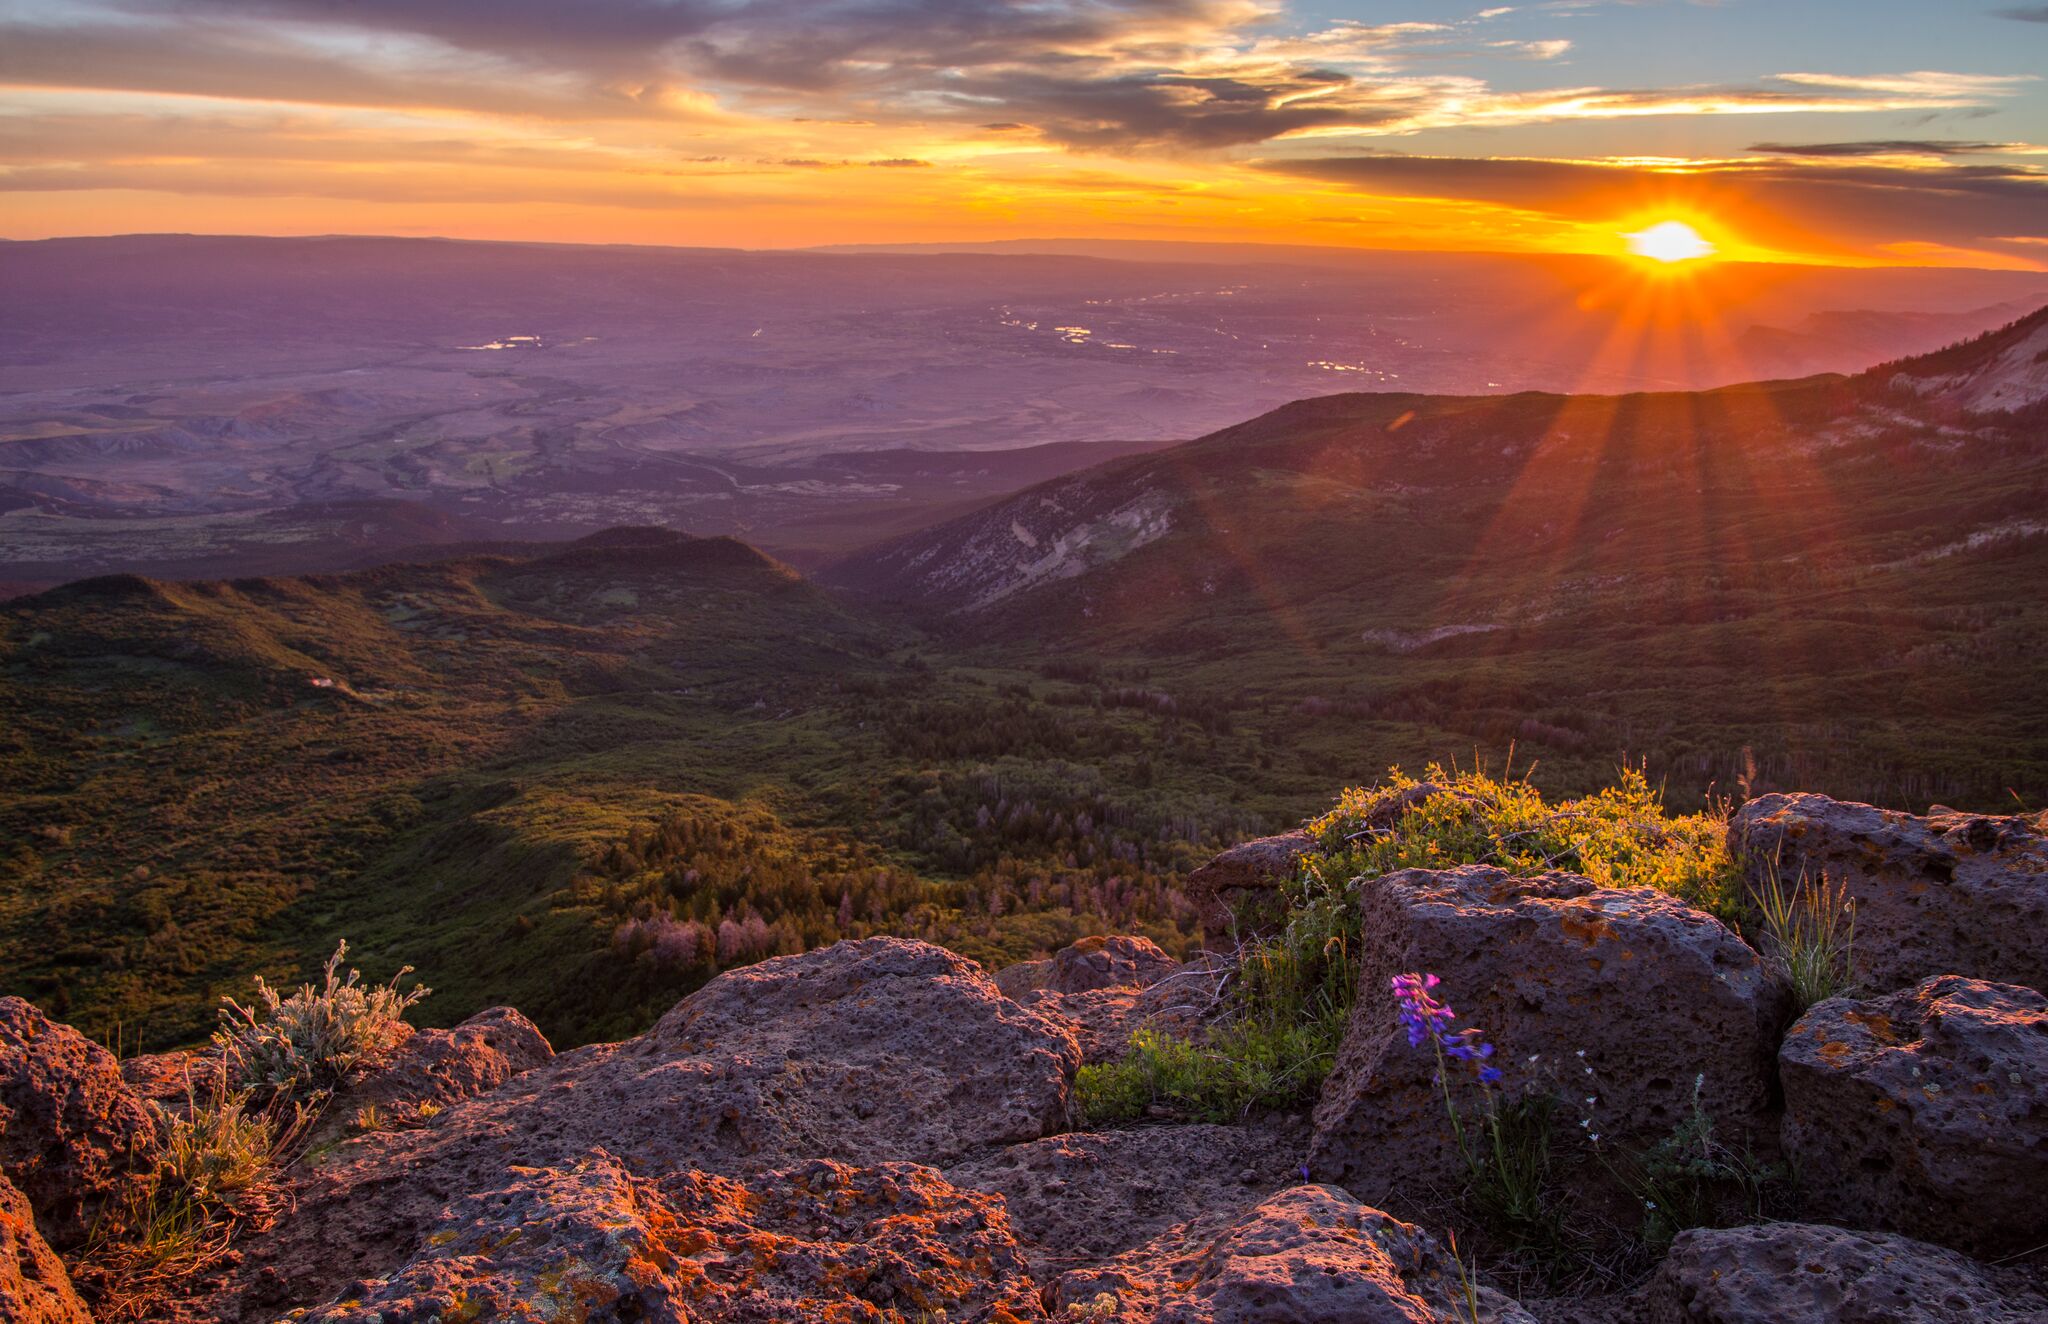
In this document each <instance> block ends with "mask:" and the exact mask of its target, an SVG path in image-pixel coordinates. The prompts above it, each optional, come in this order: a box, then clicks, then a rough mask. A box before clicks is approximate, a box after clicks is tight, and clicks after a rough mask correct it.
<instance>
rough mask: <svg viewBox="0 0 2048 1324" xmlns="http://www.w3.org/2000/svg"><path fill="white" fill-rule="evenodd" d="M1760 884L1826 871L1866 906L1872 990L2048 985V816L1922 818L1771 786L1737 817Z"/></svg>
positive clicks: (1864, 947) (1751, 873)
mask: <svg viewBox="0 0 2048 1324" xmlns="http://www.w3.org/2000/svg"><path fill="white" fill-rule="evenodd" d="M1728 838H1729V844H1730V846H1731V847H1733V848H1735V849H1737V850H1739V851H1740V852H1741V853H1742V855H1743V858H1744V861H1745V863H1744V871H1745V875H1746V877H1747V879H1748V883H1749V886H1750V887H1751V888H1752V889H1754V888H1756V887H1758V886H1760V885H1761V884H1762V883H1763V881H1764V879H1765V877H1766V875H1767V874H1768V873H1769V871H1770V870H1771V869H1773V868H1775V869H1777V871H1778V873H1779V876H1780V877H1781V878H1783V879H1784V880H1785V881H1786V882H1787V883H1791V884H1796V883H1797V881H1798V879H1800V878H1801V877H1802V876H1804V877H1806V878H1808V879H1819V878H1821V877H1822V876H1825V877H1827V878H1828V879H1830V880H1833V881H1838V882H1840V883H1843V884H1845V885H1846V888H1847V891H1848V895H1849V898H1850V900H1851V901H1852V902H1853V903H1854V904H1855V907H1856V941H1855V943H1854V944H1853V946H1852V947H1851V950H1850V962H1851V969H1852V971H1853V973H1854V975H1855V978H1856V981H1857V983H1858V984H1859V986H1860V987H1861V989H1862V991H1863V992H1865V993H1890V992H1893V991H1895V990H1897V989H1901V988H1909V987H1911V986H1912V985H1914V984H1917V983H1919V982H1920V981H1921V980H1923V979H1930V978H1932V977H1934V976H1935V975H1968V976H1970V977H1971V978H1973V979H1988V980H1992V981H1994V982H1997V983H2005V984H2024V985H2026V986H2027V987H2028V988H2036V989H2041V988H2048V815H2042V814H2035V815H2032V816H2030V817H2023V816H2018V815H2014V816H2010V817H1995V816H1989V815H1984V814H1959V813H1955V812H1952V811H1939V812H1935V813H1931V814H1929V815H1928V816H1926V817H1924V818H1921V817H1916V816H1914V815H1912V814H1903V813H1897V812H1895V811H1892V810H1888V809H1875V808H1872V807H1871V806H1870V805H1865V804H1853V803H1845V802H1843V801H1840V800H1830V799H1829V798H1827V797H1826V796H1824V795H1803V794H1802V795H1766V796H1763V797H1760V798H1759V799H1755V800H1752V801H1750V802H1749V803H1748V804H1746V805H1744V806H1742V808H1741V809H1739V810H1737V811H1736V812H1735V814H1734V816H1733V817H1732V818H1731V819H1730V820H1729V823H1728Z"/></svg>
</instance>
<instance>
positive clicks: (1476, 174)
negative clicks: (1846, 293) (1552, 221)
mask: <svg viewBox="0 0 2048 1324" xmlns="http://www.w3.org/2000/svg"><path fill="white" fill-rule="evenodd" d="M1259 164H1260V166H1261V168H1263V169H1266V170H1269V171H1274V172H1277V173H1282V174H1291V175H1297V176H1301V177H1303V178H1309V179H1316V180H1321V181H1323V182H1325V183H1332V184H1341V185H1349V186H1351V187H1354V188H1356V189H1357V190H1358V191H1359V192H1361V193H1367V194H1373V195H1377V196H1393V197H1409V198H1417V199H1431V198H1442V199H1456V200H1462V201H1472V202H1487V203H1495V204H1498V205H1501V206H1506V207H1514V208H1519V209H1522V210H1526V211H1535V212H1544V213H1549V214H1551V215H1555V216H1560V217H1564V218H1568V219H1571V220H1578V221H1588V220H1592V221H1599V220H1606V219H1610V218H1619V217H1626V216H1629V215H1635V214H1640V213H1642V212H1644V211H1646V210H1650V209H1654V208H1658V207H1684V208H1693V209H1697V210H1699V211H1700V212H1701V213H1703V214H1705V215H1709V216H1719V217H1723V218H1725V219H1726V220H1727V221H1728V222H1729V223H1730V224H1731V225H1733V226H1735V227H1736V228H1737V229H1738V230H1742V229H1744V228H1745V227H1747V228H1749V229H1753V230H1755V231H1757V232H1758V234H1759V237H1760V238H1762V239H1764V240H1765V242H1770V241H1771V240H1772V239H1775V238H1778V237H1781V236H1783V235H1785V234H1787V233H1793V234H1797V235H1799V236H1800V237H1802V238H1804V239H1808V240H1818V241H1824V242H1827V243H1831V244H1835V245H1839V246H1841V247H1843V248H1844V249H1850V248H1867V247H1869V246H1873V245H1877V244H1890V243H1906V242H1933V243H1944V244H1952V245H1957V246H1964V247H1967V246H1972V245H1976V244H1981V243H1989V242H1995V241H1997V240H1998V239H1999V238H2000V237H2002V236H2013V235H2032V234H2036V233H2039V232H2041V231H2042V230H2043V228H2044V222H2043V218H2044V217H2048V175H2039V174H2034V173H2032V172H2030V171H2028V170H2025V169H2022V168H2018V167H2008V166H2000V165H1970V166H1961V165H1950V166H1942V167H1934V168H1923V169H1911V168H1907V167H1902V166H1883V165H1820V164H1813V165H1802V164H1799V163H1796V162H1789V161H1760V162H1758V163H1756V164H1754V165H1749V164H1737V165H1728V166H1723V167H1719V168H1715V167H1705V168H1700V167H1695V168H1692V169H1689V170H1686V171H1683V172H1668V171H1657V170H1651V169H1645V168H1642V167H1636V166H1621V165H1599V164H1589V163H1585V162H1577V161H1548V160H1516V159H1507V160H1488V159H1476V160H1475V159H1469V158H1463V157H1431V156H1401V155H1395V154H1392V153H1387V154H1375V155H1366V156H1341V157H1322V158H1314V159H1299V160H1281V159H1274V160H1267V161H1263V162H1260V163H1259Z"/></svg>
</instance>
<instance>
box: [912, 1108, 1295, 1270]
mask: <svg viewBox="0 0 2048 1324" xmlns="http://www.w3.org/2000/svg"><path fill="white" fill-rule="evenodd" d="M1306 1139H1307V1137H1306V1136H1305V1135H1303V1134H1300V1133H1299V1132H1298V1131H1289V1130H1286V1129H1279V1128H1253V1127H1244V1126H1209V1125H1190V1126H1148V1127H1140V1128H1137V1129H1134V1130H1129V1131H1103V1132H1099V1133H1079V1134H1072V1135H1061V1136H1051V1137H1048V1138H1047V1139H1044V1140H1034V1141H1032V1142H1031V1143H1029V1144H1023V1145H1011V1146H1009V1147H1007V1148H1004V1149H999V1150H996V1151H994V1152H993V1153H989V1154H985V1155H981V1156H979V1157H976V1158H971V1159H968V1160H967V1161H966V1162H964V1163H959V1164H955V1165H954V1166H952V1167H950V1168H948V1169H946V1180H948V1181H950V1182H952V1183H953V1184H954V1185H956V1186H962V1187H969V1188H972V1189H974V1190H978V1191H987V1192H990V1193H992V1194H995V1195H1000V1196H1002V1197H1003V1202H1004V1204H1005V1205H1006V1206H1007V1207H1008V1209H1009V1212H1010V1224H1011V1227H1012V1228H1013V1229H1014V1230H1015V1232H1016V1235H1017V1239H1018V1241H1019V1242H1020V1243H1022V1245H1023V1246H1024V1250H1025V1254H1026V1255H1027V1256H1028V1257H1029V1259H1030V1262H1031V1267H1032V1269H1033V1271H1034V1272H1035V1273H1037V1274H1038V1275H1039V1276H1040V1277H1041V1278H1045V1279H1051V1278H1053V1277H1055V1276H1057V1275H1058V1274H1059V1273H1060V1272H1062V1271H1064V1270H1067V1269H1071V1268H1074V1267H1075V1266H1077V1265H1080V1264H1096V1263H1100V1262H1101V1261H1103V1260H1106V1259H1110V1258H1112V1257H1114V1256H1117V1255H1121V1254H1124V1253H1125V1252H1127V1251H1132V1250H1135V1249H1137V1248H1138V1247H1139V1246H1142V1245H1144V1244H1145V1243H1146V1242H1148V1241H1150V1240H1152V1239H1153V1238H1154V1237H1156V1236H1159V1235H1160V1234H1162V1233H1164V1232H1166V1231H1167V1230H1168V1229H1169V1228H1173V1227H1181V1228H1183V1229H1188V1230H1191V1231H1196V1232H1206V1233H1207V1234H1208V1235H1211V1236H1213V1235H1215V1234H1216V1233H1219V1232H1221V1231H1222V1230H1223V1229H1224V1228H1225V1227H1226V1226H1228V1224H1229V1223H1230V1222H1232V1221H1234V1220H1235V1219H1236V1218H1237V1217H1238V1216H1239V1215H1240V1214H1241V1213H1243V1212H1244V1210H1245V1209H1247V1208H1249V1207H1250V1206H1251V1205H1253V1204H1255V1203H1257V1202H1258V1200H1260V1199H1261V1198H1263V1197H1264V1196H1266V1195H1269V1194H1271V1193H1272V1192H1273V1191H1275V1190H1278V1189H1279V1188H1281V1187H1283V1186H1291V1185H1295V1184H1297V1183H1299V1182H1300V1180H1301V1176H1300V1173H1299V1172H1298V1171H1297V1165H1299V1164H1300V1162H1301V1149H1302V1145H1303V1143H1304V1142H1305V1141H1306Z"/></svg>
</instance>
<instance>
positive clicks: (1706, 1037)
mask: <svg viewBox="0 0 2048 1324" xmlns="http://www.w3.org/2000/svg"><path fill="white" fill-rule="evenodd" d="M1360 905H1361V906H1362V908H1363V911H1364V914H1363V934H1364V936H1363V939H1362V940H1361V942H1360V943H1359V947H1358V959H1359V967H1360V974H1359V984H1358V999H1357V1003H1356V1005H1355V1006H1354V1008H1353V1010H1352V1013H1351V1019H1350V1023H1349V1025H1348V1027H1347V1029H1346V1031H1345V1035H1344V1040H1343V1042H1342V1044H1341V1045H1340V1047H1339V1048H1338V1052H1337V1060H1336V1063H1335V1067H1334V1069H1333V1071H1332V1073H1331V1075H1330V1077H1329V1079H1328V1080H1327V1081H1326V1082H1325V1084H1324V1087H1323V1093H1322V1097H1321V1099H1320V1101H1319V1102H1318V1104H1317V1107H1316V1112H1315V1138H1314V1141H1313V1143H1312V1145H1311V1148H1310V1157H1309V1163H1310V1168H1311V1170H1312V1171H1313V1172H1314V1173H1315V1175H1316V1176H1317V1177H1318V1178H1319V1179H1322V1180H1328V1181H1333V1182H1337V1183H1340V1184H1343V1185H1345V1186H1346V1187H1347V1188H1348V1189H1350V1190H1352V1191H1354V1192H1356V1193H1357V1194H1358V1195H1359V1196H1360V1198H1362V1199H1365V1200H1367V1201H1369V1202H1371V1203H1374V1204H1384V1203H1387V1202H1389V1201H1392V1200H1407V1201H1416V1200H1425V1199H1428V1198H1431V1197H1448V1196H1453V1195H1455V1194H1456V1193H1457V1191H1458V1189H1459V1188H1460V1186H1461V1185H1462V1183H1463V1181H1464V1180H1465V1170H1464V1165H1463V1161H1462V1159H1461V1158H1460V1156H1459V1154H1458V1151H1457V1148H1456V1145H1455V1143H1454V1142H1453V1140H1452V1133H1451V1129H1450V1126H1449V1124H1448V1122H1447V1121H1446V1119H1445V1116H1444V1105H1443V1101H1442V1098H1441V1093H1440V1089H1439V1086H1438V1084H1437V1082H1436V1071H1437V1064H1436V1058H1435V1056H1434V1054H1433V1053H1432V1052H1431V1051H1430V1050H1429V1048H1428V1047H1427V1046H1425V1047H1422V1048H1414V1047H1410V1046H1409V1043H1408V1039H1407V1036H1406V1034H1405V1033H1404V1032H1403V1030H1402V1028H1401V1024H1400V1021H1399V1015H1398V1008H1397V1005H1396V1003H1395V1000H1394V998H1393V996H1392V993H1391V992H1390V990H1389V987H1388V983H1389V980H1390V979H1391V978H1392V977H1393V976H1394V975H1397V974H1401V973H1404V972H1407V971H1423V972H1433V973H1435V974H1437V975H1439V976H1440V977H1441V978H1442V980H1443V984H1442V986H1441V987H1440V988H1439V989H1438V994H1439V995H1440V996H1441V997H1442V998H1443V999H1444V1000H1445V1001H1447V1002H1449V1003H1450V1004H1451V1006H1452V1007H1454V1008H1455V1009H1456V1011H1457V1014H1458V1020H1457V1021H1456V1022H1455V1024H1454V1026H1453V1028H1454V1029H1455V1028H1463V1027H1468V1026H1469V1027H1476V1028H1478V1029H1481V1030H1483V1031H1484V1032H1485V1034H1486V1036H1487V1038H1488V1040H1490V1041H1491V1042H1492V1043H1493V1044H1494V1045H1495V1046H1496V1049H1497V1052H1496V1055H1495V1056H1494V1058H1493V1059H1491V1061H1492V1064H1493V1065H1494V1066H1495V1067H1497V1068H1498V1069H1499V1070H1500V1071H1502V1072H1503V1073H1504V1075H1503V1079H1502V1080H1501V1081H1500V1082H1499V1084H1498V1085H1497V1086H1496V1087H1495V1088H1496V1089H1497V1091H1498V1097H1500V1098H1501V1099H1502V1100H1503V1101H1513V1100H1516V1099H1521V1098H1539V1097H1541V1098H1556V1099H1562V1100H1563V1101H1564V1104H1565V1106H1566V1111H1565V1112H1564V1113H1563V1114H1562V1115H1561V1117H1560V1119H1559V1120H1560V1121H1562V1122H1563V1123H1564V1124H1565V1125H1564V1128H1563V1129H1565V1130H1567V1131H1570V1132H1571V1133H1573V1134H1577V1133H1578V1132H1579V1128H1578V1127H1576V1126H1572V1125H1571V1123H1572V1122H1573V1121H1574V1120H1581V1121H1584V1122H1585V1123H1586V1128H1585V1129H1586V1131H1587V1132H1588V1133H1593V1134H1599V1135H1602V1136H1603V1137H1604V1139H1605V1140H1606V1141H1608V1142H1618V1143H1620V1144H1623V1145H1641V1146H1648V1145H1650V1144H1653V1143H1655V1142H1656V1141H1658V1140H1661V1139H1663V1138H1665V1137H1666V1136H1668V1135H1669V1134H1670V1133H1671V1131H1672V1128H1673V1127H1674V1126H1675V1125H1676V1124H1677V1123H1678V1122H1679V1121H1680V1119H1681V1118H1682V1117H1684V1116H1685V1115H1686V1114H1687V1113H1688V1112H1689V1110H1690V1108H1691V1106H1692V1103H1693V1099H1694V1096H1695V1090H1696V1089H1697V1096H1698V1099H1699V1102H1700V1104H1701V1105H1702V1106H1703V1107H1704V1108H1705V1109H1706V1110H1707V1111H1708V1112H1709V1113H1710V1114H1711V1115H1712V1117H1713V1119H1714V1122H1715V1125H1716V1128H1717V1132H1718V1134H1719V1135H1720V1136H1721V1137H1722V1138H1723V1139H1724V1140H1726V1141H1728V1142H1729V1143H1732V1144H1736V1145H1743V1144H1748V1143H1755V1142H1758V1141H1763V1140H1767V1139H1769V1138H1770V1137H1771V1135H1772V1133H1773V1131H1774V1129H1775V1126H1774V1116H1773V1114H1772V1111H1771V1101H1772V1092H1773V1091H1772V1074H1773V1073H1772V1053H1773V1049H1774V1048H1775V1046H1776V1042H1777V1031H1778V1028H1779V1027H1780V1026H1781V1025H1782V1024H1783V1022H1784V1017H1785V994H1784V991H1783V990H1782V989H1781V988H1780V987H1779V986H1778V985H1777V984H1776V983H1775V982H1774V981H1773V980H1772V979H1771V978H1770V976H1769V975H1768V973H1767V972H1766V971H1765V969H1764V966H1763V964H1762V963H1761V961H1760V960H1759V959H1758V957H1757V954H1756V953H1755V952H1753V951H1751V950H1750V949H1749V947H1748V946H1746V945H1745V944H1744V943H1743V942H1742V940H1741V939H1740V938H1738V937H1736V936H1735V934H1734V933H1732V932H1730V931H1729V930H1728V929H1727V927H1726V926H1724V925H1723V924H1721V922H1720V921H1719V920H1716V919H1715V918H1714V917H1713V916H1711V915H1707V914H1705V913H1703V912H1701V911H1697V910H1693V909H1691V908H1690V907H1688V906H1686V905H1684V904H1683V903H1681V902H1679V901H1677V900H1675V899H1674V898H1672V897H1670V896H1667V895H1665V894H1664V893H1662V892H1658V891H1655V890H1653V889H1650V888H1602V887H1599V886H1597V885H1595V884H1594V883H1593V882H1591V881H1589V880H1588V879H1585V878H1580V877H1576V876H1574V875H1569V874H1560V873H1550V874H1544V875H1541V876H1539V877H1534V878H1518V877H1515V876H1514V875H1511V874H1508V873H1505V872H1503V871H1502V870H1500V869H1496V868H1491V867H1488V866H1484V865H1468V866H1465V867H1463V868H1459V869H1452V870H1447V871H1441V872H1439V871H1432V870H1425V869H1409V870H1403V871H1401V872H1399V873H1394V874H1389V875H1387V876H1385V877H1382V878H1377V879H1371V880H1368V881H1366V882H1365V883H1364V884H1362V888H1361V895H1360ZM1457 1065H1458V1064H1456V1063H1454V1064H1453V1066H1457ZM1469 1074H1470V1073H1467V1072H1464V1071H1462V1070H1461V1071H1459V1072H1458V1073H1457V1079H1456V1080H1455V1081H1454V1084H1453V1089H1454V1091H1456V1092H1458V1093H1461V1094H1462V1095H1463V1096H1464V1099H1463V1103H1464V1106H1465V1108H1466V1110H1467V1115H1468V1116H1469V1115H1471V1111H1472V1110H1473V1109H1475V1108H1476V1107H1478V1106H1479V1103H1480V1099H1479V1097H1478V1093H1477V1087H1476V1086H1474V1085H1471V1084H1469V1083H1468V1077H1469ZM1767 1122H1768V1123H1769V1124H1767ZM1571 1182H1572V1185H1573V1187H1574V1189H1575V1190H1577V1191H1579V1193H1580V1194H1581V1195H1585V1196H1587V1197H1588V1198H1592V1193H1594V1192H1601V1193H1604V1196H1605V1197H1607V1198H1612V1197H1614V1195H1615V1189H1614V1183H1613V1182H1612V1179H1611V1178H1610V1177H1608V1176H1607V1174H1606V1170H1605V1169H1604V1168H1603V1167H1602V1166H1601V1165H1599V1164H1596V1163H1585V1164H1580V1165H1577V1166H1576V1167H1575V1168H1574V1169H1573V1172H1572V1176H1571ZM1403 1207H1408V1206H1403Z"/></svg>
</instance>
